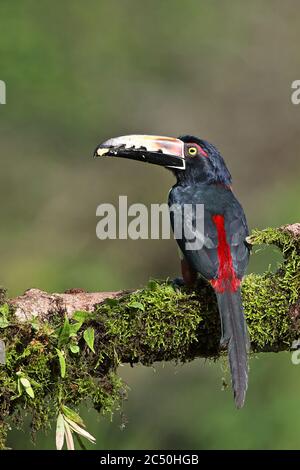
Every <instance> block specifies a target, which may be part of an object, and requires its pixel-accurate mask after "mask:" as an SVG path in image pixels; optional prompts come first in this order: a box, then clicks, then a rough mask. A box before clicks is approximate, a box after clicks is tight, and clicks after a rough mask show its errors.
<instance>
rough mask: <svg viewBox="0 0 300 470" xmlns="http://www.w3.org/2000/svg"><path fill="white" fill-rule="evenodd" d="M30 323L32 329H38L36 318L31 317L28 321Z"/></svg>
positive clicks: (38, 323) (38, 324)
mask: <svg viewBox="0 0 300 470" xmlns="http://www.w3.org/2000/svg"><path fill="white" fill-rule="evenodd" d="M30 325H31V327H32V329H33V330H34V331H38V330H39V329H40V322H39V319H38V318H36V317H35V318H33V319H32V320H31V322H30Z"/></svg>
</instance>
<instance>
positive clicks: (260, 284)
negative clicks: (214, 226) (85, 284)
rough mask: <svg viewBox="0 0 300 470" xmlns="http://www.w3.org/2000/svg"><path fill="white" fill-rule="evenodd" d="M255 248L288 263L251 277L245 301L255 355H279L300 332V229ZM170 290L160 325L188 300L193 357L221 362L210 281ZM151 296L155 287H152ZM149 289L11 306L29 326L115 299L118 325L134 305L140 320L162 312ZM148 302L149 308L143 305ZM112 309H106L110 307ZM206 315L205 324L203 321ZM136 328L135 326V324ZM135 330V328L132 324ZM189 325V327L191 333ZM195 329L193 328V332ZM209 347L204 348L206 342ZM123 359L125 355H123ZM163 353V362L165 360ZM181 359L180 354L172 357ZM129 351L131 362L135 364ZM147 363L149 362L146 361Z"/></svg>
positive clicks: (266, 237) (258, 240) (257, 240)
mask: <svg viewBox="0 0 300 470" xmlns="http://www.w3.org/2000/svg"><path fill="white" fill-rule="evenodd" d="M249 241H250V242H251V244H253V245H259V244H274V245H276V246H277V247H278V248H280V249H281V250H282V252H283V256H284V261H283V264H282V266H281V268H280V269H279V270H278V272H277V273H265V274H263V275H261V276H259V275H253V274H250V275H249V276H246V277H245V279H244V282H243V286H242V288H243V297H244V308H245V315H246V318H247V322H248V325H249V330H250V337H251V342H252V350H254V351H256V352H259V351H279V350H286V349H289V348H290V347H291V345H292V342H293V340H294V339H295V337H297V336H298V333H299V332H300V331H299V329H300V319H299V317H300V301H299V297H300V296H299V270H298V267H299V258H300V252H299V246H300V224H294V225H287V226H284V227H281V228H279V229H267V230H264V231H256V232H254V233H253V234H252V236H251V237H250V238H249ZM165 289H166V290H167V293H168V299H167V300H168V301H167V302H166V303H165V304H163V305H160V309H161V310H162V311H163V312H162V316H161V318H160V317H159V316H158V317H157V323H158V324H159V322H160V321H163V319H164V318H166V317H168V315H171V314H172V315H173V319H172V320H173V321H174V322H175V321H176V316H177V315H180V310H182V301H181V304H180V308H178V312H177V311H176V308H177V302H178V301H179V299H181V300H182V295H184V304H185V305H184V307H185V309H189V310H195V312H194V313H195V316H193V315H191V317H190V322H191V328H192V324H194V322H195V319H196V323H197V325H198V326H197V332H196V338H194V339H195V342H196V343H198V345H197V344H194V341H191V343H190V352H189V354H188V356H189V358H190V357H191V356H193V355H199V356H204V357H211V356H213V357H216V356H218V355H219V354H220V353H221V350H220V349H219V341H218V339H219V336H220V325H219V319H218V312H217V307H216V302H215V298H214V295H213V294H212V290H211V288H210V286H209V285H207V284H206V283H205V282H203V281H200V282H199V285H198V289H196V290H195V291H194V290H193V291H192V290H188V289H182V290H181V291H177V292H176V291H174V292H172V290H170V285H169V284H168V283H161V284H160V288H159V290H157V292H159V293H160V295H161V294H162V292H164V290H165ZM150 292H152V291H151V288H150ZM147 293H148V294H149V287H146V288H145V289H141V290H138V291H134V292H128V291H117V292H94V293H88V292H85V291H83V290H82V289H71V290H69V291H67V292H65V293H63V294H58V293H54V294H48V293H46V292H44V291H41V290H39V289H29V290H27V291H26V292H25V293H24V294H23V295H22V296H19V297H16V298H14V299H10V301H9V303H10V305H11V306H12V307H13V308H14V310H15V315H16V317H17V318H18V320H19V321H21V322H22V321H26V320H28V319H30V318H33V317H38V318H40V319H43V320H47V319H48V317H49V316H51V315H52V314H53V312H61V313H64V314H67V316H68V317H69V318H71V317H72V315H73V313H74V312H76V311H78V310H81V311H86V312H94V311H95V309H96V310H97V311H98V312H101V305H102V304H103V303H104V302H105V301H106V300H107V299H115V300H116V302H115V303H114V304H113V305H114V309H113V310H114V317H115V322H118V321H120V322H122V320H123V319H122V315H123V313H124V309H126V308H128V309H130V308H131V307H130V304H131V303H132V302H139V301H141V302H140V303H141V304H142V305H143V309H142V310H140V309H139V308H133V311H134V321H137V319H139V320H140V322H141V324H142V323H143V319H145V317H148V316H150V317H151V315H152V313H153V310H155V309H156V307H157V306H156V305H155V301H154V300H155V295H154V296H153V293H152V294H151V295H150V300H151V302H150V303H149V299H148V298H147V295H148V294H147ZM132 299H133V300H132ZM143 302H144V304H145V305H144V304H143ZM105 308H106V307H105ZM199 312H201V315H200V316H201V319H200V316H199ZM129 326H130V325H129ZM131 326H132V325H131ZM188 326H189V325H188V323H187V324H185V328H188ZM102 328H103V324H102V323H101V321H100V322H99V324H98V326H97V329H100V330H101V329H102ZM192 329H193V328H192ZM135 333H136V337H134V338H133V341H134V342H136V341H138V342H139V343H141V337H142V336H143V335H144V334H145V332H144V331H143V330H142V329H141V330H138V331H136V332H135ZM202 342H203V345H201V343H202ZM120 353H121V356H122V357H123V356H124V355H123V353H122V352H121V351H120ZM162 356H163V354H162V348H160V352H159V354H158V357H159V358H161V357H162ZM171 356H173V357H172V358H174V359H176V354H173V355H171ZM135 359H136V351H135V352H134V357H130V354H128V351H127V352H126V360H128V361H129V362H131V361H133V360H134V361H135ZM146 362H147V361H146Z"/></svg>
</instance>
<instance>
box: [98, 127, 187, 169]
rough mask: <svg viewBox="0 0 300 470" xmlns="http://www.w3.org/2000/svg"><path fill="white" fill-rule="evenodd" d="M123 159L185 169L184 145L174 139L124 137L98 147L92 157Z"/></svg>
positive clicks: (138, 136)
mask: <svg viewBox="0 0 300 470" xmlns="http://www.w3.org/2000/svg"><path fill="white" fill-rule="evenodd" d="M103 156H105V157H123V158H129V159H131V160H138V161H141V162H148V163H153V164H155V165H162V166H164V167H167V168H176V169H180V170H184V169H185V159H184V143H183V142H182V141H181V140H179V139H175V138H174V137H160V136H154V135H125V136H122V137H115V138H113V139H109V140H106V141H105V142H103V143H102V144H100V145H98V147H97V148H96V150H95V153H94V157H103Z"/></svg>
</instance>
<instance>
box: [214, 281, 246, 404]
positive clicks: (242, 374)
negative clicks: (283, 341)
mask: <svg viewBox="0 0 300 470" xmlns="http://www.w3.org/2000/svg"><path fill="white" fill-rule="evenodd" d="M216 295H217V300H218V306H219V313H220V318H221V326H222V338H221V346H224V347H225V346H227V348H228V357H229V364H230V370H231V380H232V388H233V392H234V400H235V404H236V407H237V408H241V407H242V406H243V405H244V401H245V396H246V391H247V387H248V355H247V353H248V350H249V339H248V332H247V325H246V322H245V318H244V311H243V305H242V299H241V291H240V289H238V290H237V291H236V292H224V293H219V292H216Z"/></svg>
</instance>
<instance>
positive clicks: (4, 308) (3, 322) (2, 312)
mask: <svg viewBox="0 0 300 470" xmlns="http://www.w3.org/2000/svg"><path fill="white" fill-rule="evenodd" d="M8 314H9V306H8V304H4V305H1V307H0V328H7V327H8V325H9V321H8V318H7V317H8Z"/></svg>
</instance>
